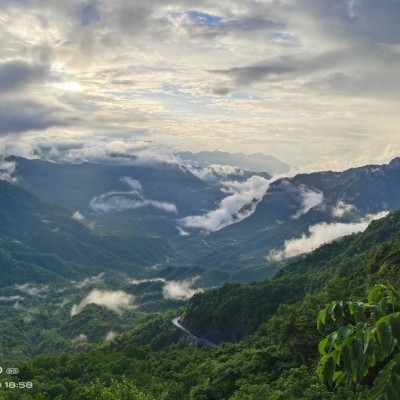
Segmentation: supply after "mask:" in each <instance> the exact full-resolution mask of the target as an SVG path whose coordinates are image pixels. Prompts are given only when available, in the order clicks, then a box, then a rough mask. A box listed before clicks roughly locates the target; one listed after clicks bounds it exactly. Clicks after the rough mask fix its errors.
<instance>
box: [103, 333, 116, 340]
mask: <svg viewBox="0 0 400 400" xmlns="http://www.w3.org/2000/svg"><path fill="white" fill-rule="evenodd" d="M117 336H118V333H117V332H114V331H109V332H107V333H106V335H105V336H104V340H105V341H106V342H109V341H111V340H113V339H115V338H116V337H117Z"/></svg>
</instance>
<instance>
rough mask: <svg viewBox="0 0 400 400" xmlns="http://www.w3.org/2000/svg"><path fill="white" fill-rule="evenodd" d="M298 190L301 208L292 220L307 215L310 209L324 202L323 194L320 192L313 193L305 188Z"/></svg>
mask: <svg viewBox="0 0 400 400" xmlns="http://www.w3.org/2000/svg"><path fill="white" fill-rule="evenodd" d="M299 190H300V196H301V207H300V209H299V210H298V211H297V212H296V214H294V215H293V216H292V218H293V219H299V218H300V217H301V216H302V215H304V214H307V213H308V212H309V211H310V210H311V209H312V208H314V207H317V206H319V205H320V204H322V203H323V201H324V194H323V193H322V192H314V191H313V190H311V189H309V188H307V187H305V186H301V187H300V188H299Z"/></svg>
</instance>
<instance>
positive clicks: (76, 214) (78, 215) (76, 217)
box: [71, 211, 85, 222]
mask: <svg viewBox="0 0 400 400" xmlns="http://www.w3.org/2000/svg"><path fill="white" fill-rule="evenodd" d="M71 218H72V219H74V220H75V221H78V222H81V221H83V220H84V219H85V217H84V216H83V215H82V214H81V213H80V212H79V211H75V212H74V213H73V214H72V216H71Z"/></svg>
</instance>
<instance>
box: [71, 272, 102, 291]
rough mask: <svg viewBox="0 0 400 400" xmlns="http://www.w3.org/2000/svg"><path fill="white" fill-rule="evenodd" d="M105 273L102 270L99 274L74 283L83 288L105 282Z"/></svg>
mask: <svg viewBox="0 0 400 400" xmlns="http://www.w3.org/2000/svg"><path fill="white" fill-rule="evenodd" d="M104 275H105V273H104V272H102V273H101V274H99V275H96V276H92V277H90V278H86V279H83V280H81V281H79V282H76V283H74V286H75V287H76V288H78V289H83V288H85V287H87V286H91V285H98V284H99V283H101V282H103V278H104Z"/></svg>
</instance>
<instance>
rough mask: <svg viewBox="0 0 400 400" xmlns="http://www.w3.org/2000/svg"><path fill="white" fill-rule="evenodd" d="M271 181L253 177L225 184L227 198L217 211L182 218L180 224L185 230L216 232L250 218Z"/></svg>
mask: <svg viewBox="0 0 400 400" xmlns="http://www.w3.org/2000/svg"><path fill="white" fill-rule="evenodd" d="M269 184H270V181H268V180H267V179H265V178H262V177H260V176H252V177H251V178H249V179H247V181H245V182H223V183H222V185H223V187H224V191H225V192H226V193H229V194H230V195H229V196H227V197H225V198H224V199H223V200H222V201H221V202H220V203H219V206H218V208H217V209H216V210H213V211H209V212H207V213H206V214H204V215H193V216H188V217H185V218H182V219H180V220H179V224H180V225H181V227H183V228H193V229H201V230H204V231H207V232H215V231H218V230H220V229H222V228H225V227H226V226H228V225H232V224H234V223H236V222H239V221H241V220H243V219H245V218H247V217H249V216H250V215H251V214H253V212H254V211H255V209H256V207H257V204H258V203H259V202H260V201H261V199H262V198H263V196H264V195H265V193H266V191H267V189H268V187H269Z"/></svg>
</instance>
